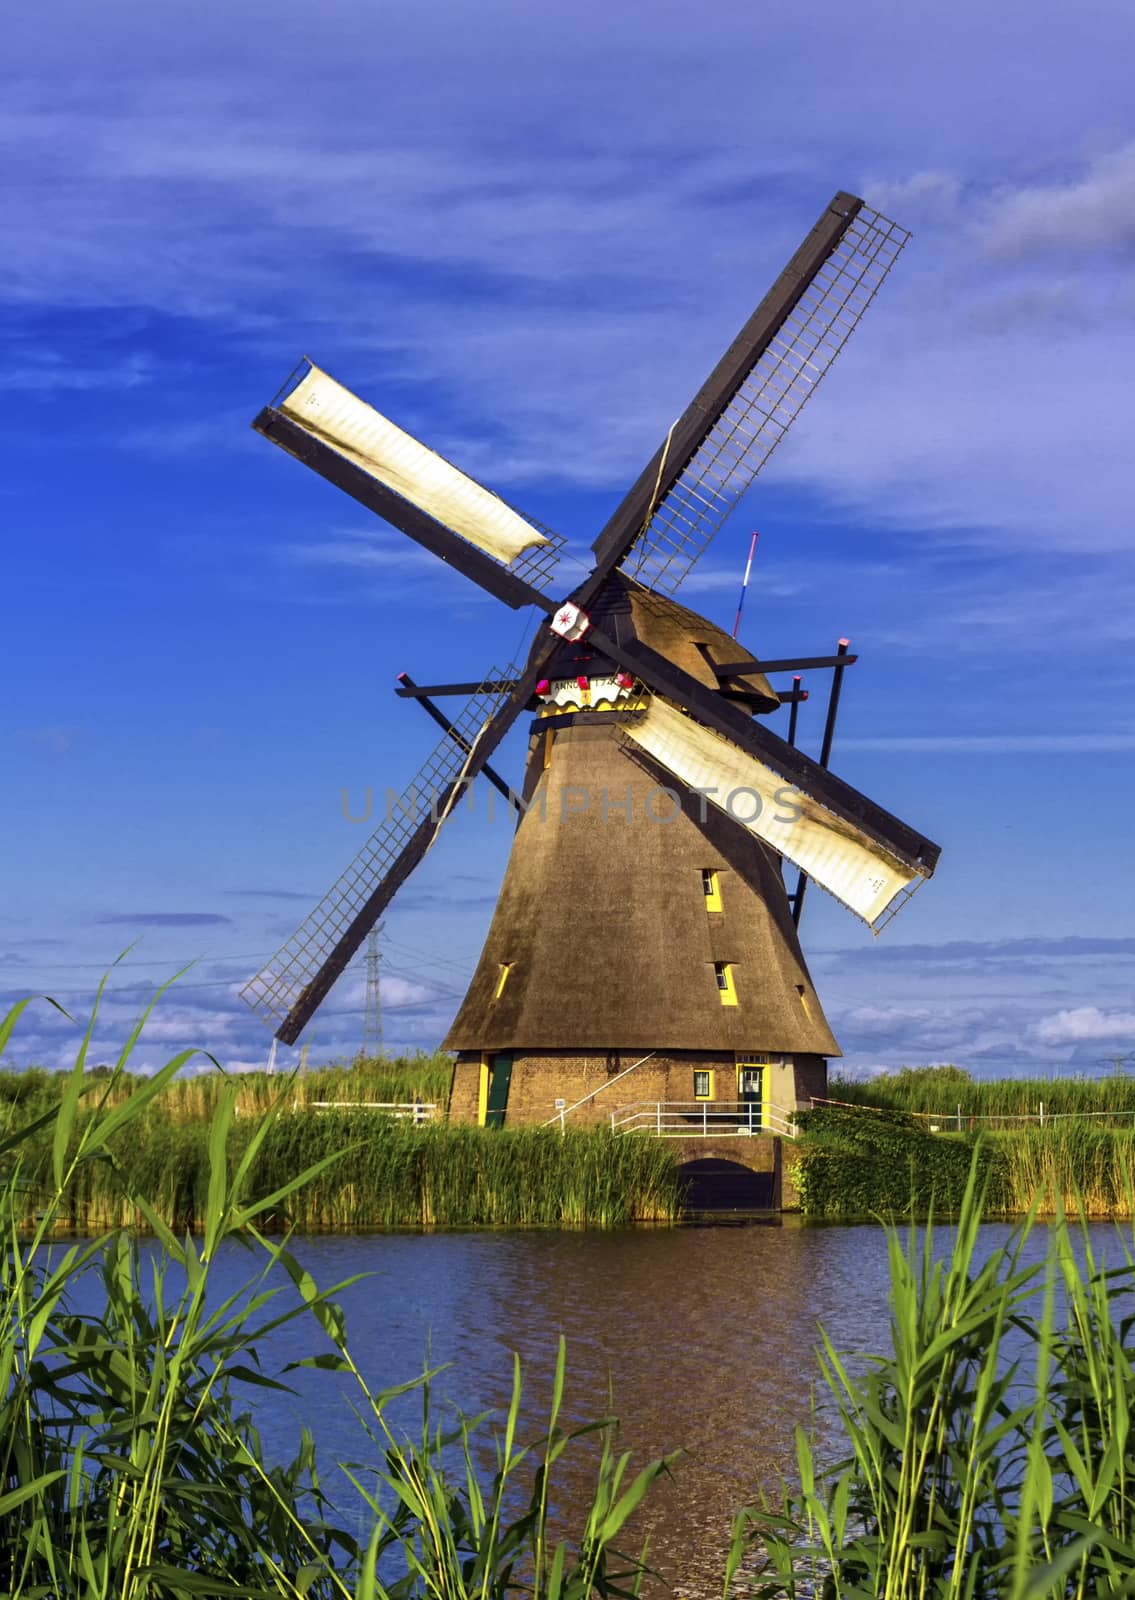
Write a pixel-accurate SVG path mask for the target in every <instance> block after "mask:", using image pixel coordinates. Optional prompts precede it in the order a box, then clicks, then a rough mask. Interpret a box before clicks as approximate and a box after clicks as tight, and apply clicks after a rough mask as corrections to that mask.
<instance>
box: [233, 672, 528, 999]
mask: <svg viewBox="0 0 1135 1600" xmlns="http://www.w3.org/2000/svg"><path fill="white" fill-rule="evenodd" d="M519 676H520V668H519V667H516V666H510V667H507V668H506V669H505V670H503V671H501V670H498V669H497V668H493V670H492V671H491V672H489V673H488V674H487V675H486V677H485V680H484V683H483V686H482V687H481V688H480V689H479V690H478V691H477V693H476V694H474V695H472V696H471V697H470V699H469V700H468V701H466V703H465V705H464V707H463V708H462V711H461V713H460V715H459V716H458V717H457V718H455V719H454V724H453V733H452V734H450V733H447V734H446V735H445V736H444V738H443V739H442V740H441V742H440V743H439V744H438V745H437V747H436V748H435V749H434V750H433V751H432V752H431V754H430V756H429V758H428V759H427V761H426V762H425V764H424V765H423V767H422V769H421V771H420V772H419V773H418V775H417V777H415V778H414V780H413V782H412V783H411V784H410V785H409V787H408V788H407V789H405V790H404V791H403V792H402V794H401V795H400V796H399V798H398V800H397V802H395V803H392V804H390V805H386V806H385V816H384V819H383V821H382V823H381V824H380V825H379V827H378V828H377V829H376V830H375V832H374V833H373V834H372V835H371V837H370V838H369V839H368V840H367V842H366V844H365V845H364V846H363V848H362V849H361V850H360V851H359V853H358V855H357V856H356V857H355V859H354V860H353V861H352V862H351V864H350V866H349V867H348V868H347V869H346V871H345V872H343V873H342V874H341V876H340V877H339V879H338V880H337V881H336V882H335V883H334V884H333V885H332V886H331V888H330V889H329V890H328V891H327V893H326V894H325V895H324V896H323V898H322V900H320V902H319V904H318V905H317V906H316V907H315V909H314V910H313V911H312V912H311V914H310V915H309V916H308V917H306V918H305V919H304V921H303V922H302V923H301V924H300V926H299V927H298V928H297V929H296V931H295V933H293V934H292V936H291V937H290V938H289V939H288V940H287V941H286V943H285V944H284V945H283V946H282V947H281V948H280V950H278V951H277V953H276V954H275V955H274V956H273V957H272V959H271V961H269V962H268V964H267V966H265V967H264V968H263V969H262V970H261V971H260V972H258V973H257V975H256V976H255V977H254V978H251V979H250V980H249V981H248V983H246V984H245V986H244V988H243V989H241V991H240V995H241V999H242V1000H244V1002H245V1004H246V1005H248V1006H250V1007H251V1008H252V1010H253V1011H255V1012H256V1013H257V1015H258V1016H259V1017H261V1018H262V1019H263V1020H264V1021H265V1022H266V1023H268V1025H269V1026H270V1027H271V1028H272V1029H273V1030H274V1031H275V1030H276V1029H278V1028H279V1027H280V1025H281V1024H282V1023H283V1021H284V1020H285V1018H287V1017H288V1016H289V1014H290V1013H291V1012H292V1010H293V1009H294V1007H295V1006H296V1004H297V1002H298V1001H299V1000H300V999H301V997H302V996H303V993H304V991H305V990H306V989H308V988H309V987H310V985H311V984H312V983H313V982H314V981H315V979H316V978H317V977H319V976H320V974H321V973H322V972H323V971H324V969H325V968H326V967H327V965H328V964H329V963H330V962H331V961H332V960H334V961H335V962H336V964H339V963H341V962H343V961H345V960H349V959H350V957H351V955H353V954H354V950H355V949H358V948H359V947H360V946H361V945H362V943H363V940H364V939H365V938H366V936H367V934H368V932H369V931H370V927H371V925H372V924H373V923H374V922H375V921H377V919H378V917H379V915H380V914H381V912H382V910H383V908H384V906H385V904H386V903H387V901H388V900H389V899H390V898H391V897H392V896H393V894H394V892H395V890H396V889H397V888H398V887H399V884H400V882H401V878H399V880H398V882H396V883H395V884H393V885H392V887H391V890H390V895H388V896H387V897H386V900H384V901H381V902H380V903H376V904H375V906H374V915H373V917H371V918H369V920H368V921H367V922H366V923H364V924H363V925H361V926H360V924H359V918H360V915H361V914H362V912H363V911H364V910H365V909H366V908H367V906H368V904H369V903H370V902H371V901H372V900H374V897H375V895H376V892H377V891H378V890H379V889H380V888H381V886H382V885H383V883H384V882H385V881H386V880H387V879H388V878H389V877H390V876H391V873H392V872H393V870H394V869H395V868H396V867H397V865H398V863H399V860H400V858H401V857H402V856H403V855H404V854H405V853H406V852H407V851H408V850H409V848H410V846H411V844H412V843H413V842H414V841H415V839H416V838H417V836H418V835H419V834H420V833H421V832H422V830H423V829H425V830H426V833H425V841H426V842H425V844H424V846H423V845H422V843H421V841H419V849H420V851H421V853H424V849H425V848H428V844H429V842H432V838H433V836H434V835H435V834H436V833H437V831H438V829H439V828H440V827H441V825H442V822H443V821H444V819H445V816H446V815H447V805H448V801H449V798H450V794H451V792H452V789H453V786H454V784H455V783H457V781H458V780H459V779H460V777H461V776H462V773H463V770H464V769H465V767H466V765H467V763H468V761H469V757H470V751H471V750H472V749H473V747H474V745H475V744H476V741H477V738H478V735H479V734H480V733H481V731H482V729H483V728H484V727H485V725H486V724H487V723H488V722H489V721H490V720H491V719H492V718H493V717H494V716H495V715H496V713H497V711H499V709H500V708H501V706H502V705H503V704H504V702H505V701H506V700H507V699H508V696H509V693H510V688H509V685H510V683H511V682H514V681H515V680H516V679H517V678H518V677H519ZM345 941H349V942H350V944H351V946H352V948H351V949H349V950H345V949H344V942H345Z"/></svg>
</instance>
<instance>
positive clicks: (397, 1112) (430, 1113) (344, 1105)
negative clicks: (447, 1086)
mask: <svg viewBox="0 0 1135 1600" xmlns="http://www.w3.org/2000/svg"><path fill="white" fill-rule="evenodd" d="M292 1110H293V1111H309V1110H310V1111H381V1112H383V1113H384V1114H385V1115H386V1116H388V1117H391V1118H393V1119H394V1120H395V1121H398V1122H401V1121H406V1122H414V1123H419V1122H433V1121H434V1120H435V1119H436V1118H437V1117H438V1116H439V1115H440V1112H441V1107H440V1106H439V1105H437V1104H436V1103H435V1102H434V1101H432V1100H409V1101H396V1100H298V1099H297V1100H295V1101H293V1102H292Z"/></svg>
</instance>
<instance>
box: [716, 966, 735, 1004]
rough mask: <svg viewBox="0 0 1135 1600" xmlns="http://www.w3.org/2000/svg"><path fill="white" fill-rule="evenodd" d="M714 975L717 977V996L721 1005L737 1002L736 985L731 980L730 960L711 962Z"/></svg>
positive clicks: (731, 967) (731, 968)
mask: <svg viewBox="0 0 1135 1600" xmlns="http://www.w3.org/2000/svg"><path fill="white" fill-rule="evenodd" d="M713 972H714V977H715V978H716V979H717V989H718V998H719V999H720V1001H721V1004H722V1005H723V1006H735V1005H736V1004H737V987H736V985H735V984H734V982H733V963H732V962H731V961H715V962H714V964H713Z"/></svg>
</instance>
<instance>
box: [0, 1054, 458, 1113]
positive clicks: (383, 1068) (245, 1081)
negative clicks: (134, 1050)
mask: <svg viewBox="0 0 1135 1600" xmlns="http://www.w3.org/2000/svg"><path fill="white" fill-rule="evenodd" d="M87 1075H88V1078H89V1080H90V1081H91V1082H92V1083H94V1082H99V1081H102V1082H103V1084H104V1087H105V1092H106V1093H107V1094H108V1095H109V1098H110V1100H111V1101H112V1102H113V1103H116V1104H117V1103H119V1102H120V1101H122V1100H125V1099H127V1098H129V1096H130V1095H131V1094H132V1093H133V1092H134V1090H135V1089H136V1088H137V1087H138V1086H139V1083H140V1082H141V1081H143V1080H141V1079H139V1078H136V1077H132V1076H131V1075H130V1074H129V1073H115V1074H114V1081H113V1083H109V1082H108V1080H109V1079H110V1077H111V1069H110V1068H109V1067H107V1066H96V1067H93V1068H90V1069H89V1071H88V1074H87ZM452 1080H453V1058H452V1057H451V1056H449V1055H446V1054H445V1053H444V1052H443V1051H440V1050H439V1051H434V1052H432V1053H427V1052H424V1051H422V1052H419V1053H418V1054H416V1055H409V1056H406V1055H403V1056H363V1055H359V1056H356V1057H355V1059H354V1060H353V1061H350V1062H333V1063H329V1064H327V1065H323V1066H319V1067H315V1068H312V1069H310V1070H305V1071H302V1072H299V1073H296V1074H295V1075H292V1076H290V1077H289V1078H288V1083H289V1100H288V1103H289V1105H291V1106H292V1107H293V1108H294V1109H297V1110H303V1109H305V1108H306V1107H308V1106H311V1105H314V1104H316V1103H317V1102H319V1101H325V1100H329V1101H349V1102H361V1103H363V1104H376V1103H377V1104H380V1105H381V1104H386V1105H410V1104H412V1103H413V1102H414V1101H415V1100H416V1101H419V1102H420V1103H422V1104H424V1105H435V1106H438V1107H440V1108H441V1109H442V1110H443V1111H444V1110H445V1108H446V1107H447V1106H448V1104H449V1091H450V1085H451V1083H452ZM66 1081H67V1074H66V1073H65V1072H45V1071H44V1069H43V1068H42V1067H28V1068H25V1069H24V1071H22V1072H17V1071H14V1070H8V1071H6V1072H3V1073H0V1128H2V1127H5V1126H8V1125H9V1124H10V1123H11V1120H12V1118H13V1117H14V1116H19V1117H22V1118H24V1119H25V1120H30V1119H31V1118H32V1117H34V1116H36V1115H38V1114H39V1113H40V1112H41V1111H46V1110H48V1109H50V1108H51V1107H53V1106H54V1105H55V1104H56V1103H57V1102H58V1100H59V1098H60V1096H61V1095H62V1093H63V1090H64V1087H65V1085H66ZM282 1081H283V1075H282V1074H276V1073H271V1072H235V1073H234V1072H216V1071H215V1072H199V1073H196V1074H194V1075H191V1076H185V1075H180V1076H178V1077H176V1078H173V1079H172V1080H171V1081H170V1082H169V1083H168V1084H166V1086H165V1088H164V1089H163V1091H162V1094H161V1098H160V1101H159V1104H158V1109H159V1110H160V1112H161V1113H162V1114H163V1115H164V1116H165V1118H166V1119H167V1120H168V1121H170V1122H210V1121H211V1120H212V1118H213V1116H214V1114H215V1112H216V1110H217V1107H218V1105H219V1104H220V1101H221V1098H222V1096H223V1095H225V1094H229V1093H234V1094H235V1109H236V1114H237V1116H238V1117H240V1116H245V1117H256V1116H259V1115H260V1114H261V1113H262V1112H264V1111H265V1110H267V1109H268V1107H269V1106H274V1105H276V1103H277V1102H278V1101H279V1098H280V1084H281V1082H282Z"/></svg>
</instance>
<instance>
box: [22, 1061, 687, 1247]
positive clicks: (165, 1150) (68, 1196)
mask: <svg viewBox="0 0 1135 1600" xmlns="http://www.w3.org/2000/svg"><path fill="white" fill-rule="evenodd" d="M287 1093H288V1091H285V1102H284V1109H281V1110H278V1111H272V1110H268V1111H266V1112H265V1114H264V1119H266V1120H264V1119H262V1120H261V1121H259V1122H252V1121H251V1120H250V1119H248V1118H242V1119H240V1120H239V1121H238V1122H236V1123H235V1124H234V1126H233V1128H232V1130H231V1132H230V1135H229V1139H228V1152H229V1154H228V1159H229V1162H230V1164H231V1165H232V1164H235V1163H236V1162H238V1161H239V1160H241V1159H242V1158H243V1155H244V1153H245V1152H246V1151H248V1150H249V1149H250V1148H253V1146H254V1151H253V1154H252V1157H251V1159H250V1162H249V1166H248V1171H247V1174H246V1179H245V1181H246V1186H247V1190H248V1193H249V1194H250V1195H252V1196H255V1197H256V1198H260V1197H261V1196H263V1195H269V1194H273V1193H275V1192H276V1191H277V1190H279V1189H282V1188H284V1187H286V1186H288V1185H289V1184H290V1183H291V1181H292V1179H293V1178H294V1177H295V1175H296V1173H298V1172H303V1171H305V1170H307V1169H308V1168H310V1167H312V1166H315V1165H316V1164H319V1163H328V1161H329V1159H330V1158H334V1160H333V1163H332V1164H324V1165H322V1166H321V1169H320V1172H319V1174H318V1175H317V1176H314V1177H313V1178H311V1180H310V1181H309V1182H307V1183H305V1184H304V1186H303V1188H302V1189H300V1190H297V1191H294V1192H292V1193H291V1194H290V1195H289V1198H288V1201H287V1204H286V1205H284V1204H282V1203H281V1204H280V1205H279V1206H278V1207H276V1208H274V1209H273V1210H272V1211H271V1212H270V1213H269V1214H268V1215H267V1216H266V1217H265V1218H264V1220H263V1224H262V1225H264V1226H269V1227H281V1226H290V1227H298V1228H301V1229H324V1228H405V1227H542V1226H543V1227H546V1226H552V1227H568V1226H588V1227H597V1228H615V1227H622V1226H625V1225H626V1224H628V1223H631V1222H635V1221H649V1222H673V1221H674V1220H676V1218H677V1216H678V1214H679V1211H680V1208H681V1196H680V1191H679V1181H678V1171H677V1166H676V1164H675V1162H674V1159H673V1156H672V1154H671V1152H670V1150H669V1148H668V1147H667V1145H666V1144H665V1142H664V1141H660V1140H653V1139H623V1138H616V1137H615V1136H614V1135H613V1134H612V1133H611V1132H610V1130H609V1129H602V1128H600V1129H595V1130H586V1131H583V1130H581V1131H572V1132H568V1133H567V1134H566V1135H561V1134H560V1133H559V1132H557V1131H555V1130H550V1129H549V1130H545V1129H540V1128H520V1129H515V1130H508V1129H504V1130H500V1131H496V1130H485V1129H482V1128H471V1127H448V1126H446V1125H445V1124H438V1125H426V1126H423V1127H414V1126H413V1125H412V1124H407V1123H404V1122H392V1121H391V1120H390V1119H389V1118H387V1117H385V1116H382V1115H381V1114H372V1113H367V1112H359V1111H355V1112H348V1111H339V1112H335V1111H328V1112H322V1113H320V1114H319V1115H308V1116H295V1115H293V1114H292V1113H291V1111H290V1109H288V1106H289V1104H290V1102H289V1101H288V1099H287ZM210 1128H211V1125H210V1124H207V1123H176V1122H167V1121H165V1120H163V1119H161V1118H143V1119H140V1121H139V1123H138V1124H137V1125H136V1126H133V1127H132V1128H131V1130H130V1133H129V1135H128V1136H127V1135H126V1134H125V1133H123V1134H122V1135H119V1136H118V1137H116V1138H115V1139H113V1140H112V1141H110V1142H109V1143H108V1154H109V1156H110V1157H111V1158H112V1159H111V1160H108V1161H104V1162H86V1163H83V1164H81V1165H80V1166H79V1167H77V1168H76V1170H75V1171H74V1173H73V1175H72V1176H71V1177H70V1178H69V1180H68V1182H67V1184H66V1185H65V1186H64V1188H63V1191H62V1193H61V1195H60V1197H59V1212H60V1216H61V1219H62V1220H63V1221H65V1223H66V1225H67V1226H68V1227H70V1228H73V1229H76V1230H82V1231H86V1230H98V1229H102V1228H113V1227H121V1226H124V1225H126V1224H131V1225H134V1226H142V1225H145V1223H146V1218H145V1216H144V1214H142V1213H140V1212H139V1211H138V1208H137V1206H136V1204H135V1200H134V1196H136V1195H138V1194H144V1195H146V1196H147V1198H148V1200H149V1203H150V1206H151V1208H152V1209H153V1210H155V1211H156V1212H157V1213H158V1214H159V1215H160V1216H161V1217H162V1219H163V1221H165V1222H166V1223H167V1225H169V1226H170V1227H173V1228H177V1229H181V1230H185V1229H189V1230H194V1229H198V1228H200V1227H201V1226H202V1225H203V1220H204V1217H205V1215H206V1212H207V1207H208V1197H209V1182H210V1173H211V1166H210V1147H209V1139H210ZM79 1129H80V1130H81V1129H82V1122H81V1119H79ZM80 1137H82V1132H81V1131H79V1132H76V1133H74V1134H73V1136H72V1139H73V1142H74V1140H75V1139H77V1138H80ZM50 1161H51V1149H50V1145H49V1142H48V1139H47V1136H46V1132H45V1133H44V1134H41V1135H40V1136H39V1137H38V1138H32V1139H30V1140H29V1141H28V1146H27V1149H26V1152H25V1160H24V1166H23V1171H24V1175H25V1180H26V1189H25V1201H24V1220H25V1222H29V1221H30V1220H31V1219H32V1218H33V1217H34V1215H35V1213H36V1212H37V1211H38V1209H39V1208H40V1205H41V1196H42V1193H43V1190H44V1185H45V1184H47V1183H49V1181H50Z"/></svg>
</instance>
